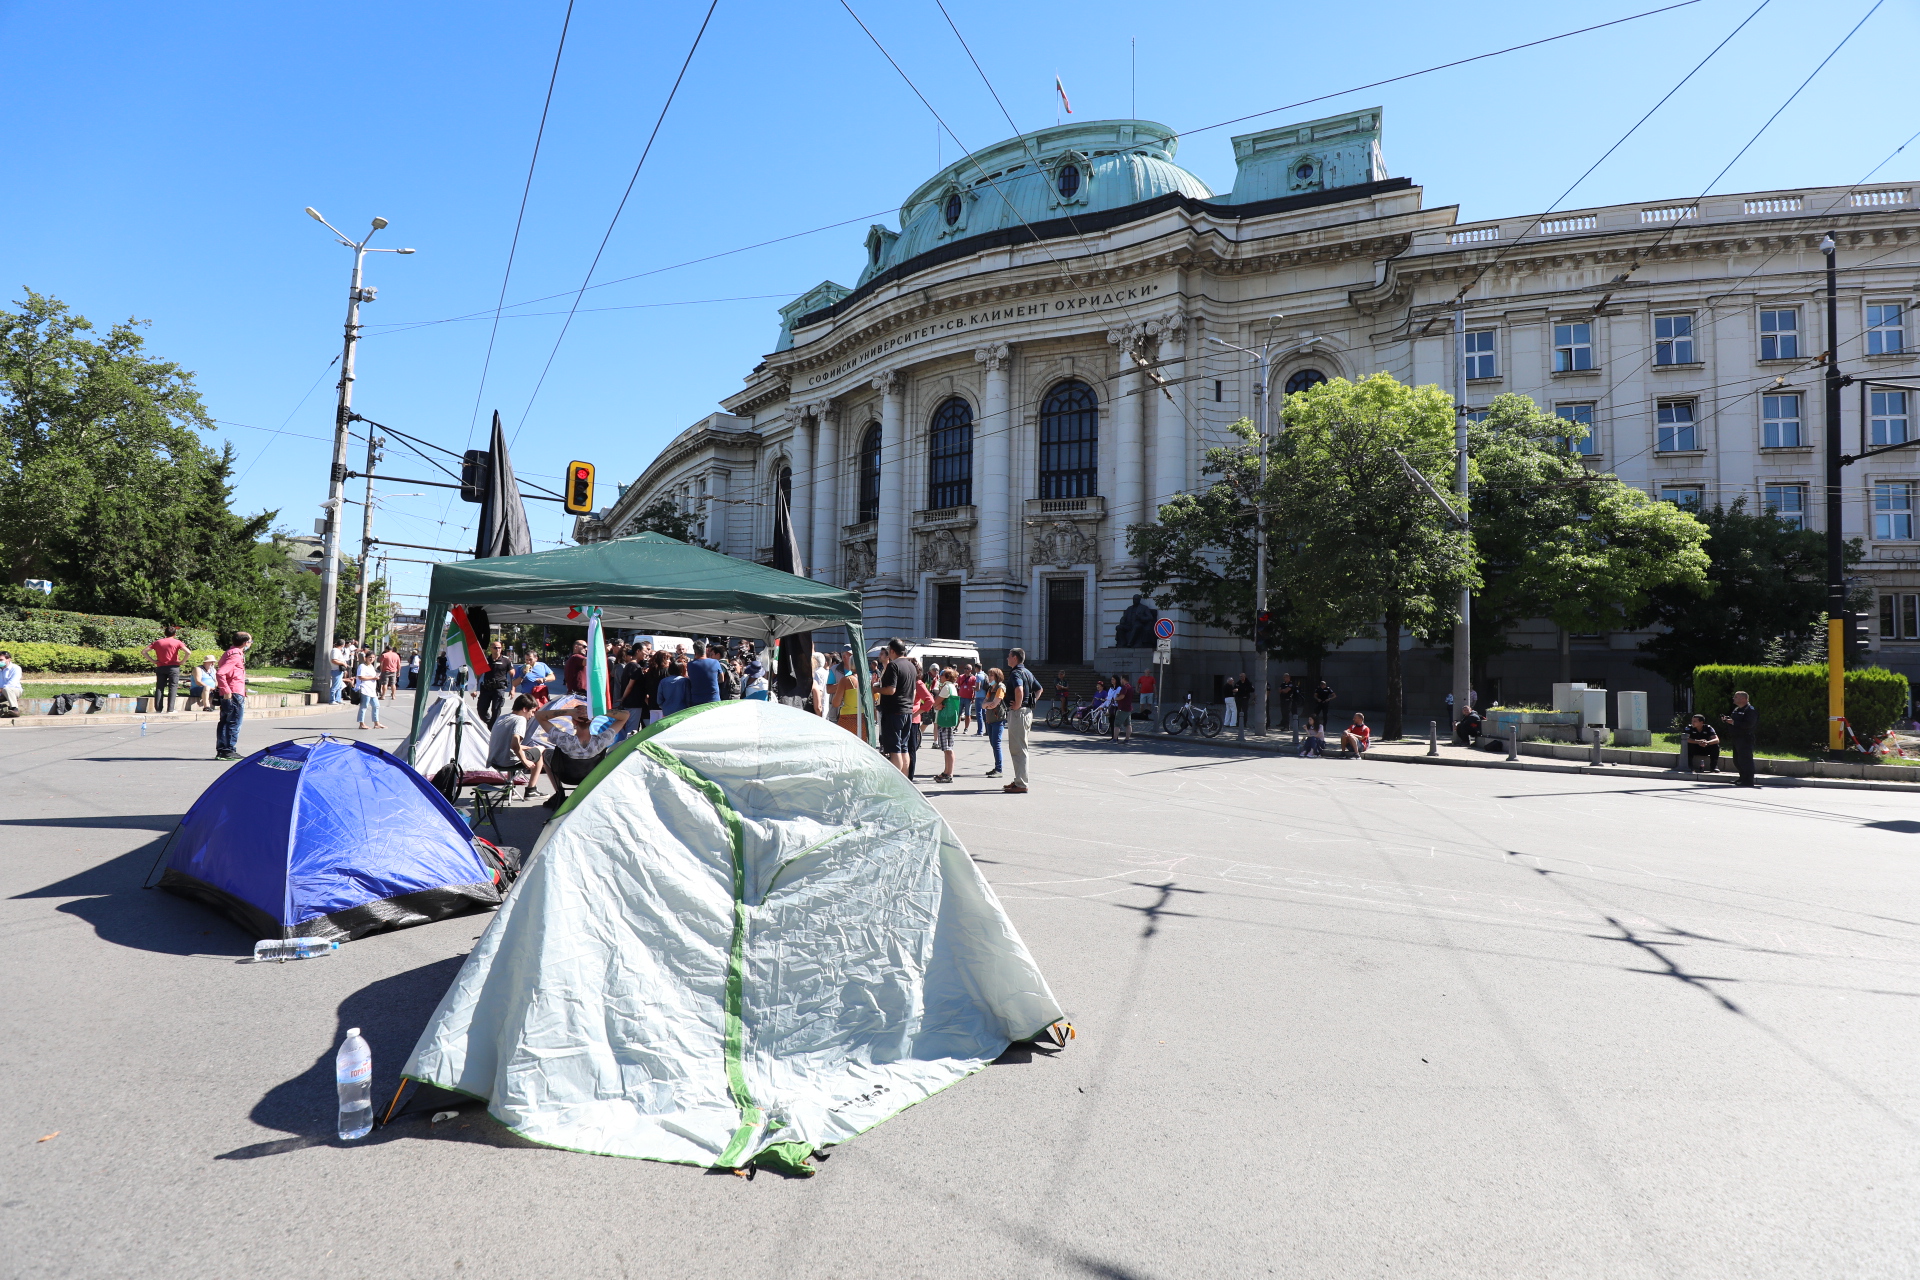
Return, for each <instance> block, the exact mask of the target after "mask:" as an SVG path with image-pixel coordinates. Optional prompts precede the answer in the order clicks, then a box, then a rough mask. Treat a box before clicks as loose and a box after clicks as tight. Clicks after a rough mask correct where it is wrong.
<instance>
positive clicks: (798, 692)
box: [773, 489, 813, 710]
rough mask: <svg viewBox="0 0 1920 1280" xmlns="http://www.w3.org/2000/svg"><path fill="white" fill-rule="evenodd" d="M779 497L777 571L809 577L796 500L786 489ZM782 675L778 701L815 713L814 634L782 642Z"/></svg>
mask: <svg viewBox="0 0 1920 1280" xmlns="http://www.w3.org/2000/svg"><path fill="white" fill-rule="evenodd" d="M776 492H777V493H778V494H779V497H778V498H776V499H775V501H774V517H773V567H774V568H776V569H778V570H780V571H781V572H782V573H792V574H797V575H799V576H800V577H803V578H804V577H805V576H806V575H807V566H806V565H805V564H804V563H803V562H802V561H801V559H800V544H799V542H798V541H797V540H796V539H795V538H794V536H793V507H792V499H791V497H789V495H788V494H787V492H786V491H785V490H784V489H777V490H776ZM775 670H776V672H777V673H778V674H777V675H776V676H775V678H774V681H773V693H774V696H775V697H777V698H798V699H804V700H805V701H804V702H803V704H802V705H803V706H804V707H805V708H806V709H807V710H812V705H813V704H812V698H813V633H812V632H811V631H799V632H795V633H794V634H793V635H790V636H782V637H781V638H780V664H779V666H778V667H776V668H775Z"/></svg>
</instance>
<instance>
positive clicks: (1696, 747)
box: [1681, 716, 1720, 773]
mask: <svg viewBox="0 0 1920 1280" xmlns="http://www.w3.org/2000/svg"><path fill="white" fill-rule="evenodd" d="M1681 750H1683V751H1685V752H1686V753H1687V768H1689V769H1690V770H1692V771H1694V772H1696V773H1718V772H1720V735H1719V734H1717V733H1715V732H1714V731H1713V726H1712V725H1710V724H1708V723H1707V718H1706V717H1705V716H1695V717H1694V718H1693V719H1692V720H1691V721H1690V722H1689V723H1688V724H1687V732H1686V741H1685V743H1684V745H1683V746H1682V747H1681ZM1702 760H1705V761H1706V765H1705V767H1702V766H1701V763H1700V762H1701V761H1702Z"/></svg>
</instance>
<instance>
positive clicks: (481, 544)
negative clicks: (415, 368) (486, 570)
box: [473, 409, 533, 560]
mask: <svg viewBox="0 0 1920 1280" xmlns="http://www.w3.org/2000/svg"><path fill="white" fill-rule="evenodd" d="M488 453H489V455H490V458H489V462H490V465H489V467H488V469H487V497H486V501H485V502H483V503H481V504H480V526H479V531H478V533H476V535H475V536H474V540H473V554H474V558H475V559H479V560H485V559H488V558H489V557H492V556H524V555H526V554H527V553H529V552H531V551H532V550H533V533H532V532H531V531H530V530H529V529H528V528H527V509H526V507H525V506H524V505H523V504H522V503H521V501H520V486H519V485H518V484H517V483H515V481H514V478H513V463H512V462H511V461H509V460H508V458H507V436H506V432H504V431H502V430H501V429H500V411H499V410H498V409H496V410H494V413H493V445H492V447H491V448H490V449H489V450H488Z"/></svg>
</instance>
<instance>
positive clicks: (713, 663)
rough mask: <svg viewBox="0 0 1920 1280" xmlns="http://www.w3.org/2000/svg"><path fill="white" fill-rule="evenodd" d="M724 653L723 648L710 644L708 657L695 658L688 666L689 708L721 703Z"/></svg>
mask: <svg viewBox="0 0 1920 1280" xmlns="http://www.w3.org/2000/svg"><path fill="white" fill-rule="evenodd" d="M724 653H726V649H725V648H724V647H723V646H721V645H717V644H710V645H708V646H707V656H706V657H704V658H695V659H694V660H693V661H692V662H689V663H688V664H687V686H688V688H687V693H688V695H689V696H688V698H687V705H688V706H690V707H697V706H699V705H700V704H701V703H703V702H718V701H720V658H721V655H722V654H724Z"/></svg>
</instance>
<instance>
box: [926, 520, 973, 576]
mask: <svg viewBox="0 0 1920 1280" xmlns="http://www.w3.org/2000/svg"><path fill="white" fill-rule="evenodd" d="M972 571H973V540H972V539H971V538H968V537H963V536H962V535H961V534H959V533H957V532H955V531H954V530H952V529H940V530H938V531H936V532H934V533H930V534H925V535H923V536H922V537H921V539H920V572H922V573H971V572H972Z"/></svg>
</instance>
